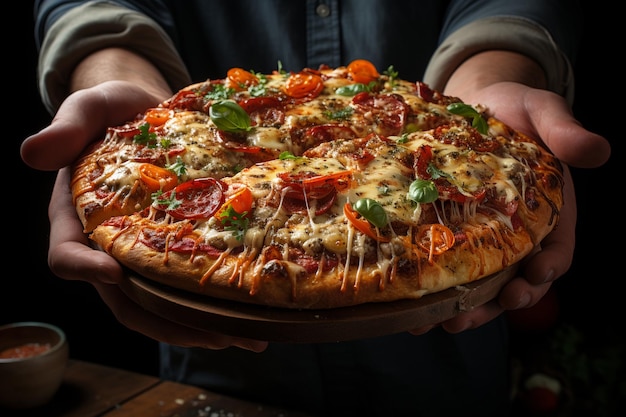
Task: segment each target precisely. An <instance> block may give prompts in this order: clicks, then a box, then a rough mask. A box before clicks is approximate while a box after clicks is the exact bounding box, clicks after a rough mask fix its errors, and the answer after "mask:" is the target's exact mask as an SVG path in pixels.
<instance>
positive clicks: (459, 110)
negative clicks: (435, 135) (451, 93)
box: [447, 103, 489, 135]
mask: <svg viewBox="0 0 626 417" xmlns="http://www.w3.org/2000/svg"><path fill="white" fill-rule="evenodd" d="M447 109H448V111H449V112H450V113H453V114H458V115H459V116H463V117H467V118H468V119H472V127H474V128H476V130H478V131H479V132H480V133H482V134H483V135H486V134H487V133H489V125H488V124H487V121H486V120H485V119H484V118H483V116H482V115H481V114H480V113H478V111H476V109H475V108H473V107H472V106H470V105H469V104H465V103H451V104H448V107H447Z"/></svg>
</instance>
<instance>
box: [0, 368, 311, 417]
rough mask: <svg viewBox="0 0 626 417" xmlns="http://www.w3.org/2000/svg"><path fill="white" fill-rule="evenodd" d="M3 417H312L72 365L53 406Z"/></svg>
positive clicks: (126, 373)
mask: <svg viewBox="0 0 626 417" xmlns="http://www.w3.org/2000/svg"><path fill="white" fill-rule="evenodd" d="M0 415H1V416H3V417H9V416H12V417H13V416H14V417H31V416H45V417H139V416H141V417H144V416H145V417H151V416H157V417H203V416H206V417H212V416H233V417H311V416H307V415H306V414H303V413H297V412H292V411H289V410H284V409H279V408H274V407H268V406H264V405H261V404H256V403H253V402H248V401H243V400H239V399H236V398H233V397H228V396H224V395H221V394H217V393H214V392H210V391H207V390H204V389H202V388H198V387H195V386H191V385H185V384H179V383H176V382H171V381H163V380H161V379H159V378H156V377H153V376H149V375H143V374H139V373H135V372H130V371H126V370H123V369H117V368H111V367H108V366H103V365H99V364H95V363H91V362H83V361H78V360H70V362H69V364H68V367H67V370H66V372H65V377H64V380H63V384H62V385H61V387H60V388H59V391H58V392H57V394H56V395H55V396H54V398H53V399H52V401H51V402H50V403H49V404H47V405H45V406H43V407H39V408H36V409H31V410H25V411H13V412H12V411H7V410H2V409H0Z"/></svg>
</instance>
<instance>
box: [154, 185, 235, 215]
mask: <svg viewBox="0 0 626 417" xmlns="http://www.w3.org/2000/svg"><path fill="white" fill-rule="evenodd" d="M224 188H225V187H224V186H223V185H222V183H221V182H220V181H219V180H216V179H214V178H197V179H194V180H191V181H187V182H184V183H182V184H180V185H178V186H177V187H176V188H174V189H173V190H170V191H168V192H167V193H164V194H163V195H162V196H161V197H160V198H159V200H160V201H165V200H171V199H172V193H175V197H176V200H177V201H178V202H179V203H180V204H179V205H178V206H177V207H174V205H175V204H174V205H172V204H170V203H169V202H168V203H165V202H163V203H161V204H157V205H156V207H157V208H159V209H161V210H164V211H165V212H167V213H168V214H169V215H170V216H172V217H174V218H176V219H208V218H210V217H211V216H213V215H214V214H215V212H216V211H217V210H218V209H219V208H220V207H221V206H222V204H224ZM169 206H172V208H169Z"/></svg>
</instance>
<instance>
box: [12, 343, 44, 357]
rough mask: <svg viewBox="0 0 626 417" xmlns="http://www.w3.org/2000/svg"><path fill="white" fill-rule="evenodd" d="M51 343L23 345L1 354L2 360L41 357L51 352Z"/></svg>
mask: <svg viewBox="0 0 626 417" xmlns="http://www.w3.org/2000/svg"><path fill="white" fill-rule="evenodd" d="M50 348H51V346H50V344H49V343H45V344H41V343H25V344H23V345H19V346H15V347H11V348H7V349H4V350H3V351H1V352H0V359H19V358H29V357H31V356H37V355H41V354H42V353H44V352H47V351H48V350H50Z"/></svg>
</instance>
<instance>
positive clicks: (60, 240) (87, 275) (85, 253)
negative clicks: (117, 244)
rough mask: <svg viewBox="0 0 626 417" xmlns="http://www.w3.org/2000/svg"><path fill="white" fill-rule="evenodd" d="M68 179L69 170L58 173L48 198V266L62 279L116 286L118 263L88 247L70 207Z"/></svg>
mask: <svg viewBox="0 0 626 417" xmlns="http://www.w3.org/2000/svg"><path fill="white" fill-rule="evenodd" d="M69 175H70V173H69V168H64V169H62V170H60V171H59V173H58V175H57V178H56V181H55V183H54V187H53V189H52V196H51V197H50V205H49V207H48V216H49V218H50V249H49V251H48V265H49V266H50V269H51V270H52V272H53V273H54V274H55V275H57V276H59V277H61V278H65V279H73V280H87V281H91V282H94V281H102V282H108V283H113V282H119V281H120V279H122V277H123V275H122V268H121V266H120V265H119V263H117V261H115V259H113V258H112V257H110V256H109V255H107V254H106V253H104V252H101V251H97V250H94V249H92V248H91V247H89V241H88V239H87V237H86V236H85V234H84V233H83V227H82V224H81V222H80V221H79V220H78V216H77V215H76V208H75V207H74V205H73V204H72V197H71V193H70V189H69Z"/></svg>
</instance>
